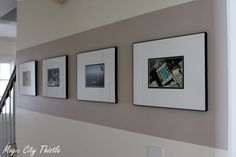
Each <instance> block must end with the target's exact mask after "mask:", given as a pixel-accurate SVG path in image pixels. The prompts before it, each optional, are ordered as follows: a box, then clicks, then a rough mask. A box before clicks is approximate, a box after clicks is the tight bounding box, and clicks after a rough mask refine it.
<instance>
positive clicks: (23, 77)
mask: <svg viewBox="0 0 236 157" xmlns="http://www.w3.org/2000/svg"><path fill="white" fill-rule="evenodd" d="M18 68H19V71H18V72H19V93H20V94H22V95H31V96H36V95H37V94H36V90H37V88H36V84H37V81H36V79H37V76H36V74H37V71H36V69H37V61H31V62H26V63H21V64H19V67H18Z"/></svg>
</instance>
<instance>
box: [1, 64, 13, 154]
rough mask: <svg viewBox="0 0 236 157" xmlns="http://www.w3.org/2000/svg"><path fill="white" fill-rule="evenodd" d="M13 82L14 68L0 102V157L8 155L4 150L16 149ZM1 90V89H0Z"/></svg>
mask: <svg viewBox="0 0 236 157" xmlns="http://www.w3.org/2000/svg"><path fill="white" fill-rule="evenodd" d="M15 82H16V67H15V68H14V70H13V72H12V74H11V77H10V80H9V82H8V84H7V87H6V89H5V91H4V94H3V96H2V98H1V101H0V157H1V156H3V157H10V156H15V154H13V155H10V153H9V152H8V151H5V150H7V149H6V148H10V149H14V148H16V142H15ZM0 88H1V87H0Z"/></svg>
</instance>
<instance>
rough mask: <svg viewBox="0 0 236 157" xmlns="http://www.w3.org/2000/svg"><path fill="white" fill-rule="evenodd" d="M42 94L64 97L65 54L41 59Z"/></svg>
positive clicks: (65, 83) (65, 84) (65, 88)
mask: <svg viewBox="0 0 236 157" xmlns="http://www.w3.org/2000/svg"><path fill="white" fill-rule="evenodd" d="M42 64H43V96H45V97H53V98H64V99H66V98H67V97H68V96H67V56H60V57H55V58H48V59H44V60H43V63H42Z"/></svg>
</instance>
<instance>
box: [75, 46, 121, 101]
mask: <svg viewBox="0 0 236 157" xmlns="http://www.w3.org/2000/svg"><path fill="white" fill-rule="evenodd" d="M116 55H117V48H116V47H111V48H105V49H100V50H94V51H89V52H84V53H78V54H77V99H78V100H85V101H98V102H108V103H116V102H117V81H116V77H117V76H116V75H117V66H116V64H117V61H116Z"/></svg>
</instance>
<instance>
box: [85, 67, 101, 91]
mask: <svg viewBox="0 0 236 157" xmlns="http://www.w3.org/2000/svg"><path fill="white" fill-rule="evenodd" d="M104 75H105V65H104V63H102V64H93V65H85V82H86V87H92V88H104V85H105V83H104V82H105V80H104V78H105V77H104Z"/></svg>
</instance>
